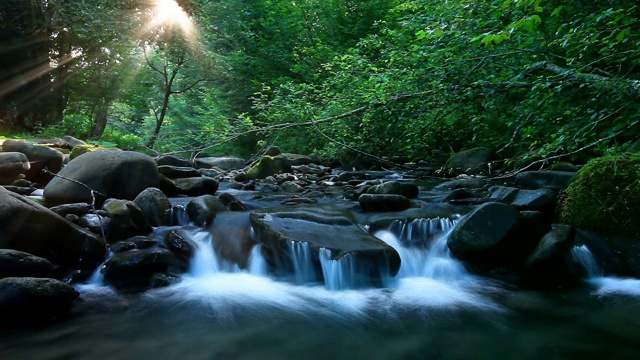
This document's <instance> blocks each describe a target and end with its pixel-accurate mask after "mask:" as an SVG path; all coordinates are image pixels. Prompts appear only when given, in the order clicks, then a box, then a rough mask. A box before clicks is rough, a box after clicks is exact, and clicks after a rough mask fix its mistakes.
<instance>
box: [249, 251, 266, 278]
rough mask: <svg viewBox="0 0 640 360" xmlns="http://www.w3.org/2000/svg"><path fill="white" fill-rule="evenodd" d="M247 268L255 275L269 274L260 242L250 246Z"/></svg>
mask: <svg viewBox="0 0 640 360" xmlns="http://www.w3.org/2000/svg"><path fill="white" fill-rule="evenodd" d="M247 268H248V270H249V273H250V274H253V275H256V276H267V275H268V274H269V271H268V266H267V262H266V260H265V258H264V256H262V245H261V244H256V245H254V246H253V247H252V248H251V252H250V253H249V262H248V265H247Z"/></svg>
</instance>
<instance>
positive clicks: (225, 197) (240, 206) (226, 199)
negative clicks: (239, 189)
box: [219, 193, 251, 211]
mask: <svg viewBox="0 0 640 360" xmlns="http://www.w3.org/2000/svg"><path fill="white" fill-rule="evenodd" d="M219 198H220V201H222V203H223V204H224V206H226V207H227V209H229V210H231V211H248V210H250V209H251V208H250V207H249V206H247V205H246V204H244V203H243V202H242V201H240V200H238V198H236V197H235V196H233V195H231V194H229V193H224V194H220V196H219Z"/></svg>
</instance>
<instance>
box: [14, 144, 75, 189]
mask: <svg viewBox="0 0 640 360" xmlns="http://www.w3.org/2000/svg"><path fill="white" fill-rule="evenodd" d="M2 149H3V151H5V152H20V153H23V154H25V155H26V156H27V158H28V159H29V162H30V163H31V167H30V169H29V170H28V171H27V174H26V175H27V179H29V180H32V181H34V182H37V183H40V184H46V183H47V182H48V181H49V180H50V179H51V177H52V175H50V174H46V173H44V172H43V171H42V170H43V169H47V170H48V171H50V172H52V173H54V174H55V173H58V171H60V169H62V165H63V164H64V154H63V153H61V152H60V151H58V150H56V149H52V148H50V147H48V146H44V145H32V144H29V143H27V142H25V141H17V140H5V141H4V142H3V144H2Z"/></svg>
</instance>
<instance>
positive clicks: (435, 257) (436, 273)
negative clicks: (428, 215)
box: [375, 218, 467, 280]
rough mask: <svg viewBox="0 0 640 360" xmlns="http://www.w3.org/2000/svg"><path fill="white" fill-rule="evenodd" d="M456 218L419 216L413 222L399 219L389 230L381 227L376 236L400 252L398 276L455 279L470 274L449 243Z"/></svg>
mask: <svg viewBox="0 0 640 360" xmlns="http://www.w3.org/2000/svg"><path fill="white" fill-rule="evenodd" d="M456 221H457V220H455V219H448V218H434V219H416V220H414V221H412V222H410V223H408V222H407V221H400V220H398V221H395V222H394V223H393V224H392V225H391V226H390V227H389V230H382V231H378V232H377V233H376V234H375V236H376V237H378V238H380V239H381V240H383V241H384V242H386V243H387V244H389V245H390V246H391V247H393V248H394V249H396V251H398V253H399V254H400V258H401V260H402V265H401V267H400V271H399V272H398V275H396V277H397V278H407V277H426V278H435V279H450V280H455V279H460V278H461V277H463V276H464V275H466V274H467V271H466V270H465V268H464V266H463V265H462V263H460V262H459V261H458V260H456V259H454V258H453V257H452V256H451V252H450V250H449V248H448V247H447V237H446V235H447V234H448V232H449V231H450V230H451V229H452V228H453V226H454V225H455V223H456Z"/></svg>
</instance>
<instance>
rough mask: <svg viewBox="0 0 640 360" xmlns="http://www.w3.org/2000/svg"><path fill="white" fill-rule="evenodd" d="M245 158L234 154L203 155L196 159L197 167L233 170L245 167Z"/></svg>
mask: <svg viewBox="0 0 640 360" xmlns="http://www.w3.org/2000/svg"><path fill="white" fill-rule="evenodd" d="M244 162H245V160H244V159H242V158H239V157H234V156H221V157H203V158H197V159H196V167H198V168H199V169H200V168H202V169H210V168H213V167H217V168H220V169H222V170H226V171H231V170H238V169H242V168H244Z"/></svg>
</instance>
